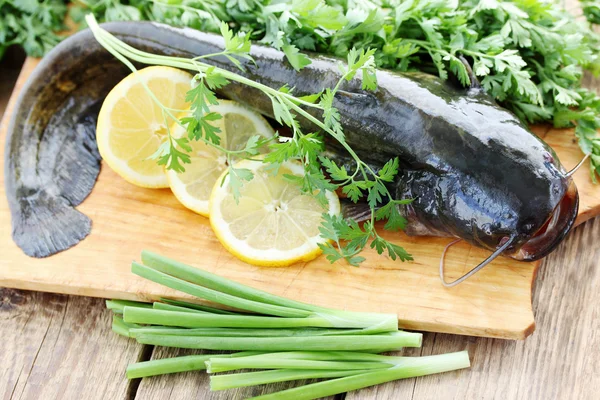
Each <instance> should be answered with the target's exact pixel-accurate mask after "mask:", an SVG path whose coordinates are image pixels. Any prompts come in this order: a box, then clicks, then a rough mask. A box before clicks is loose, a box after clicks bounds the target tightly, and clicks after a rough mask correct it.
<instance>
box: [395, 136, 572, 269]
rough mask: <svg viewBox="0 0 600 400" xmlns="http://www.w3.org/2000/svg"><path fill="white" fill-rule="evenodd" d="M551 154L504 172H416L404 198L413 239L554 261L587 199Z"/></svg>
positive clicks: (407, 180) (519, 159)
mask: <svg viewBox="0 0 600 400" xmlns="http://www.w3.org/2000/svg"><path fill="white" fill-rule="evenodd" d="M543 146H544V149H543V151H540V152H533V155H531V154H529V155H525V154H519V155H518V156H516V157H506V156H505V157H502V159H503V160H504V162H507V161H506V160H510V159H512V160H516V161H514V164H513V165H510V163H507V164H505V165H504V168H483V169H481V168H480V169H479V170H477V169H476V168H475V165H472V166H470V167H469V168H468V169H467V170H468V171H469V172H467V173H465V172H464V171H465V170H463V169H461V170H458V169H456V170H449V171H448V170H447V171H443V172H439V171H413V172H408V174H407V175H405V176H404V177H403V178H402V179H401V181H403V182H404V183H403V184H401V185H400V186H399V188H400V190H399V191H397V192H396V193H397V196H398V197H400V198H413V199H414V201H413V203H411V204H410V205H408V206H407V210H406V211H405V215H406V217H407V219H408V221H409V224H408V226H407V233H408V234H412V235H436V236H454V237H458V238H461V239H463V240H465V241H466V242H469V243H471V244H473V245H475V246H477V247H482V248H485V249H488V250H490V251H492V252H493V251H495V250H496V249H498V248H499V247H501V246H502V245H504V244H505V243H506V242H507V241H509V240H510V241H511V244H510V245H509V246H508V247H507V248H506V250H505V251H504V252H503V253H502V254H503V255H504V256H508V257H511V258H514V259H517V260H523V261H534V260H537V259H540V258H542V257H544V256H546V255H547V254H549V253H550V252H551V251H552V250H554V249H555V248H556V247H557V246H558V244H559V243H560V242H561V241H562V240H563V239H564V238H565V236H566V235H567V233H568V232H569V231H570V230H571V228H572V227H573V225H574V223H575V219H576V217H577V212H578V205H579V197H578V192H577V188H576V186H575V183H574V182H573V179H572V178H571V177H569V176H567V173H566V172H565V170H564V168H563V167H562V165H561V164H560V162H559V161H558V159H557V157H556V155H555V154H554V152H553V151H552V149H550V148H549V147H547V145H545V144H543ZM539 154H541V155H542V157H541V161H540V160H537V159H536V158H538V157H537V155H539ZM500 159H501V158H500V157H498V158H497V159H496V160H495V161H496V162H497V163H500ZM481 162H482V160H481V159H480V160H479V161H477V163H481ZM498 165H499V164H498ZM473 171H476V173H473Z"/></svg>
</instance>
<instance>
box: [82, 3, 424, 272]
mask: <svg viewBox="0 0 600 400" xmlns="http://www.w3.org/2000/svg"><path fill="white" fill-rule="evenodd" d="M86 20H87V23H88V25H89V26H90V28H91V29H92V31H93V33H94V35H95V37H96V39H97V40H98V42H99V43H100V44H101V45H102V46H103V47H105V48H106V49H107V50H108V51H109V52H111V53H112V54H113V55H114V56H115V57H117V58H118V59H119V60H121V61H122V62H124V63H125V64H126V65H128V66H129V68H130V69H131V70H132V71H135V70H136V69H135V67H134V66H133V64H132V63H131V61H130V60H132V61H137V62H140V63H145V64H153V65H165V66H171V67H176V68H182V69H187V70H190V71H194V72H195V74H196V75H195V76H194V79H193V81H194V87H193V88H192V89H191V90H190V91H189V92H188V93H187V101H188V102H190V103H191V106H190V110H189V111H188V115H189V116H186V117H183V118H181V119H178V118H177V117H176V116H175V115H174V113H175V112H176V111H181V110H172V109H168V108H166V107H165V106H164V105H162V104H160V102H159V101H158V100H157V99H156V97H155V96H154V95H153V94H152V92H151V91H149V89H148V88H147V90H148V92H149V94H150V96H151V97H152V98H153V100H154V101H155V102H157V104H159V106H160V107H161V108H162V111H163V115H164V118H165V124H166V125H167V126H169V125H170V124H169V123H168V120H169V119H170V120H173V121H175V122H176V123H178V124H180V125H181V126H183V127H185V128H186V130H187V134H188V135H187V137H182V138H174V137H173V135H172V134H171V132H170V130H167V137H168V138H167V141H165V143H164V144H163V145H162V146H160V148H159V149H158V151H157V152H156V153H155V155H154V156H153V157H154V158H156V159H157V160H158V163H159V164H161V165H164V166H165V167H166V168H168V169H172V170H175V171H183V170H184V164H186V163H189V162H190V157H189V155H188V152H189V151H191V147H190V146H189V142H190V140H201V141H203V142H205V143H207V144H209V145H211V146H213V147H215V148H217V149H218V150H220V151H222V152H223V153H224V154H225V155H226V156H227V157H228V159H229V161H230V162H229V182H230V185H231V189H232V192H233V193H234V197H235V198H236V199H238V198H239V196H240V188H241V187H242V185H243V182H244V181H249V180H251V179H252V178H253V175H252V172H251V171H249V170H246V169H243V168H235V167H234V166H233V165H234V164H233V157H236V158H252V157H254V156H256V155H257V154H258V152H259V149H260V147H261V146H264V145H265V144H267V142H266V140H264V139H260V138H259V137H258V136H256V137H252V138H250V140H248V143H247V145H246V147H245V148H244V149H242V150H237V151H236V150H227V149H224V148H222V147H221V146H220V137H219V133H220V131H219V129H218V128H217V127H216V126H215V125H213V124H212V122H214V121H216V120H217V119H219V118H221V116H220V115H219V114H217V113H215V112H211V109H210V106H211V105H216V104H218V100H217V97H216V94H215V90H216V89H218V88H221V87H223V86H225V85H227V84H228V83H229V82H232V81H235V82H238V83H242V84H245V85H247V86H250V87H253V88H256V89H259V90H261V91H262V92H263V93H264V94H265V95H267V96H268V97H269V98H270V99H271V103H272V106H273V114H274V115H275V118H276V119H277V120H278V121H279V122H280V123H281V124H283V125H287V126H288V127H290V128H291V130H292V136H291V137H286V138H279V141H278V142H276V143H270V147H271V150H272V151H271V152H269V153H267V154H266V156H265V157H264V159H263V162H265V163H268V164H270V166H271V168H272V169H273V170H277V169H278V168H279V167H280V166H281V165H282V164H283V163H284V162H286V161H288V160H297V161H299V162H301V163H302V165H303V166H304V170H305V174H304V176H303V177H297V176H286V177H287V178H288V179H290V180H300V182H299V183H301V184H302V186H303V188H304V190H305V191H306V192H308V193H311V194H313V195H315V196H317V198H323V197H324V193H325V191H326V190H337V189H341V190H342V192H344V193H346V194H347V195H348V196H349V198H350V199H351V200H352V201H354V202H358V201H359V200H360V199H361V198H363V197H364V198H366V199H367V203H368V206H369V207H370V210H371V216H370V220H368V221H366V222H365V223H364V224H363V226H360V225H359V224H358V223H357V222H356V221H354V220H347V219H344V218H343V217H342V216H335V217H330V216H328V215H327V214H324V216H323V226H322V227H321V235H322V236H323V237H324V238H326V239H330V240H331V243H329V244H326V245H322V249H323V251H324V252H325V254H326V256H327V259H328V260H330V261H331V262H334V261H337V260H339V259H342V258H343V259H345V260H347V261H348V262H349V263H350V264H352V265H358V264H359V263H360V262H362V261H364V258H363V257H360V256H358V253H360V252H361V251H362V249H364V248H365V247H366V246H367V245H369V243H370V247H371V248H374V249H375V250H376V251H377V252H378V253H379V254H382V253H384V252H387V254H388V255H389V257H391V258H392V259H394V260H396V259H400V260H403V261H404V260H410V259H412V258H411V256H410V255H409V254H408V253H407V252H406V251H405V250H404V249H403V248H402V247H400V246H398V245H396V244H394V243H391V242H389V241H387V240H386V239H385V238H383V237H382V236H381V235H380V234H379V233H378V232H377V228H376V224H375V221H377V220H381V219H387V223H386V228H387V229H392V230H396V229H400V228H402V227H403V226H404V224H405V223H406V221H405V220H404V218H403V217H402V216H401V215H400V213H399V211H398V207H399V206H401V205H403V204H407V202H406V201H402V200H401V201H398V200H394V199H393V197H392V195H391V193H390V192H389V190H388V188H387V186H386V184H389V183H391V182H392V181H393V180H394V178H395V176H396V174H397V173H398V159H393V160H390V161H389V162H388V163H386V164H385V165H384V166H383V167H382V168H381V169H380V170H378V171H375V170H374V169H373V167H371V166H370V165H369V164H367V163H365V162H364V161H363V160H361V158H360V157H359V156H358V155H357V154H356V153H355V152H354V150H353V149H352V147H351V146H350V145H348V143H346V140H345V137H344V132H343V128H342V126H341V124H340V116H339V112H338V111H337V109H336V108H335V107H334V104H333V101H334V98H335V95H336V93H337V92H338V91H339V90H340V87H341V86H342V84H343V83H344V82H346V81H351V80H353V79H355V78H356V77H357V75H359V74H360V76H361V77H362V87H363V89H366V90H370V89H371V90H372V89H375V88H376V85H377V78H376V74H375V59H374V50H355V49H352V50H351V51H350V52H349V54H348V63H347V64H343V63H340V64H339V70H340V72H341V76H340V79H339V81H338V82H337V84H336V85H335V86H334V87H333V88H326V89H325V90H324V91H322V92H321V93H316V94H313V95H309V96H304V97H297V96H295V95H294V94H293V88H289V87H283V88H280V89H279V90H277V89H274V88H271V87H268V86H265V85H263V84H260V83H258V82H255V81H252V80H250V79H248V78H245V77H243V76H242V75H240V74H237V73H234V72H231V71H228V70H224V69H221V68H218V67H215V66H211V65H209V64H206V63H205V62H203V61H202V60H203V59H204V58H206V57H209V56H226V57H228V58H229V59H230V60H231V62H232V63H233V64H234V65H236V66H237V67H238V68H240V69H243V64H242V63H241V62H240V59H246V60H249V61H253V60H252V57H251V56H250V54H249V52H250V46H251V44H250V41H249V38H248V36H247V35H244V34H238V35H234V34H233V32H232V31H231V30H230V29H229V28H228V26H227V24H225V23H222V24H221V28H220V29H221V33H222V35H223V37H224V38H225V49H224V51H223V52H220V53H217V54H211V55H203V56H199V57H195V58H192V59H186V58H181V57H169V56H159V55H154V54H150V53H146V52H143V51H140V50H137V49H135V48H133V47H131V46H129V45H127V44H125V43H123V42H121V41H120V40H118V39H117V38H115V37H114V36H112V35H111V34H110V33H108V32H107V31H105V30H103V29H101V28H100V27H99V25H98V24H97V22H96V20H95V18H94V17H93V15H91V14H90V15H89V16H88V17H86ZM310 108H312V109H316V110H319V111H321V112H322V116H323V117H322V118H317V117H315V116H314V115H313V114H312V113H309V112H308V111H307V109H310ZM298 116H301V117H303V118H305V119H307V120H308V121H310V122H312V123H313V124H314V125H315V126H317V127H318V128H319V129H320V130H321V131H322V132H323V133H324V134H328V135H330V136H331V137H332V138H333V139H335V140H336V141H337V142H338V143H339V144H340V145H341V146H342V148H344V149H345V150H346V152H347V153H348V154H349V156H350V157H351V159H352V160H353V162H354V168H353V170H352V171H348V170H347V169H346V167H340V166H338V165H337V164H336V163H335V161H334V160H332V159H330V158H328V157H327V156H324V155H323V154H322V149H323V140H322V138H321V137H320V135H319V133H317V132H311V133H305V132H303V130H302V128H301V126H300V123H299V122H298V119H297V117H298ZM321 166H323V168H321ZM323 169H324V170H325V171H326V172H327V173H328V175H329V176H326V175H325V173H324V172H323Z"/></svg>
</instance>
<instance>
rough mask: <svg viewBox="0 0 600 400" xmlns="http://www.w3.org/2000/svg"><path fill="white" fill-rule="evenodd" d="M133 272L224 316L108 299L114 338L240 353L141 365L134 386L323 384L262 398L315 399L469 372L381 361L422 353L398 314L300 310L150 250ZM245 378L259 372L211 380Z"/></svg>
mask: <svg viewBox="0 0 600 400" xmlns="http://www.w3.org/2000/svg"><path fill="white" fill-rule="evenodd" d="M132 271H133V272H134V273H135V274H137V275H140V276H142V277H144V278H147V279H149V280H151V281H153V282H156V283H159V284H162V285H164V286H167V287H169V288H172V289H176V290H179V291H182V292H184V293H187V294H190V295H193V296H196V297H197V298H199V299H201V300H203V301H210V302H211V303H216V304H217V305H218V306H220V307H226V308H227V309H222V308H219V307H215V306H207V305H203V304H196V303H190V302H185V301H178V300H170V299H162V300H161V301H160V302H154V303H140V302H135V301H127V300H109V301H107V302H106V305H107V307H108V308H109V309H111V310H112V311H113V312H114V317H113V331H114V332H116V333H118V334H120V335H123V336H126V337H129V338H133V339H135V340H137V341H138V342H139V343H143V344H150V345H155V346H167V347H179V348H190V349H203V350H218V351H234V353H230V354H201V355H192V356H184V357H175V358H167V359H160V360H151V361H143V362H138V363H134V364H131V365H129V367H128V368H127V377H128V378H129V379H135V378H144V377H149V376H155V375H162V374H170V373H176V372H185V371H199V370H206V371H207V372H208V373H210V374H211V381H210V382H211V383H210V385H211V390H225V389H232V388H239V387H246V386H255V385H264V384H269V383H274V382H284V381H293V380H301V379H327V380H323V381H320V382H318V383H313V384H308V385H304V386H300V387H297V388H294V389H288V390H284V391H280V392H276V393H272V394H268V395H264V396H260V397H259V398H261V399H263V398H264V399H287V398H294V399H315V398H319V397H325V396H330V395H333V394H336V393H342V392H346V391H350V390H356V389H360V388H363V387H367V386H372V385H377V384H380V383H384V382H388V381H391V380H396V379H402V378H409V377H415V376H422V375H428V374H434V373H439V372H446V371H452V370H456V369H461V368H467V367H469V366H470V362H469V356H468V354H467V352H466V351H462V352H457V353H450V354H443V355H436V356H427V357H397V356H386V355H380V354H378V353H383V352H387V351H393V350H399V349H402V348H404V347H420V346H421V342H422V335H421V334H420V333H413V332H405V331H401V330H398V323H397V317H396V315H393V314H379V313H359V312H350V311H341V310H333V309H329V308H324V307H318V306H313V305H310V304H306V303H301V302H297V301H294V300H290V299H286V298H283V297H279V296H275V295H272V294H269V293H267V292H263V291H260V290H256V289H253V288H250V287H248V286H244V285H241V284H239V283H236V282H233V281H230V280H228V279H225V278H223V277H220V276H218V275H214V274H211V273H209V272H206V271H202V270H199V269H196V268H193V267H190V266H187V265H184V264H181V263H179V262H177V261H174V260H170V259H168V258H166V257H162V256H160V255H157V254H154V253H151V252H147V251H144V252H143V253H142V263H141V264H140V263H137V262H134V263H133V265H132ZM241 369H244V370H248V369H250V370H258V371H251V372H237V373H230V374H225V375H223V374H221V375H212V374H216V373H221V372H230V371H237V370H241Z"/></svg>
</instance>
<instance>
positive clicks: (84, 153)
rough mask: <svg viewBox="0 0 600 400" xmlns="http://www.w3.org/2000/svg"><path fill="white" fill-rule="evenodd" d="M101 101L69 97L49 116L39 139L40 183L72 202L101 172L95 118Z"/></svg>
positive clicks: (83, 195)
mask: <svg viewBox="0 0 600 400" xmlns="http://www.w3.org/2000/svg"><path fill="white" fill-rule="evenodd" d="M101 105H102V102H101V101H96V102H94V103H92V104H91V105H90V104H89V102H85V101H82V100H81V99H79V98H78V96H73V97H70V98H69V99H67V101H66V102H65V104H64V105H63V107H62V109H60V110H59V111H58V112H57V113H55V114H54V115H53V116H52V118H50V121H49V122H48V126H47V127H46V129H45V131H44V135H43V136H42V140H41V142H40V147H39V154H38V164H37V172H38V175H39V177H40V180H41V182H43V183H44V184H43V185H42V187H44V188H50V187H52V189H51V190H50V189H49V192H50V193H54V190H56V191H57V192H58V193H59V194H60V196H62V197H64V198H65V199H66V200H67V201H68V202H69V203H70V205H72V206H77V205H79V204H81V203H82V202H83V200H85V198H86V197H87V196H88V195H89V194H90V192H91V191H92V189H93V188H94V185H95V184H96V180H97V179H98V175H99V173H100V160H101V157H100V152H99V151H98V144H97V142H96V122H97V119H98V118H97V115H98V113H99V112H100V107H101ZM57 137H58V138H61V140H60V141H57ZM58 144H60V148H58V147H57V146H58Z"/></svg>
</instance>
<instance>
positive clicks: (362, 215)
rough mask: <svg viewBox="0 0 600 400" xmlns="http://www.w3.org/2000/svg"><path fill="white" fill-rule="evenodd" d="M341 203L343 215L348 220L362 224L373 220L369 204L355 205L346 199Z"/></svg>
mask: <svg viewBox="0 0 600 400" xmlns="http://www.w3.org/2000/svg"><path fill="white" fill-rule="evenodd" d="M340 203H341V206H342V215H343V216H344V218H346V219H352V220H355V221H356V222H362V221H366V220H368V219H370V218H371V207H369V205H368V204H367V203H353V202H351V201H350V200H344V199H342V201H341V202H340Z"/></svg>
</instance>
